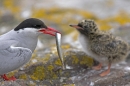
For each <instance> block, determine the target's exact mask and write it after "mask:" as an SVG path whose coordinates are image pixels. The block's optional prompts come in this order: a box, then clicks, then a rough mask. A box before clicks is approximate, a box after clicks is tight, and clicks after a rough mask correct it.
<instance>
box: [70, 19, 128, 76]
mask: <svg viewBox="0 0 130 86" xmlns="http://www.w3.org/2000/svg"><path fill="white" fill-rule="evenodd" d="M70 26H72V27H75V28H76V29H77V30H78V31H79V33H80V35H79V41H80V43H81V45H82V47H83V49H84V52H86V53H87V54H88V55H90V56H91V57H92V58H94V59H96V60H97V61H99V62H100V63H101V64H99V65H98V66H97V67H94V68H95V69H100V68H101V65H108V69H107V70H106V71H104V72H103V73H101V74H100V76H105V75H107V74H108V73H109V72H110V66H111V64H115V63H119V62H121V61H123V60H125V59H126V57H127V55H128V54H129V51H130V47H129V45H128V43H127V42H125V41H124V40H122V39H121V38H119V37H115V36H113V35H112V34H110V33H108V32H104V31H101V30H99V29H98V27H97V25H96V23H95V22H94V21H93V20H89V19H88V20H82V21H81V22H79V23H78V25H70Z"/></svg>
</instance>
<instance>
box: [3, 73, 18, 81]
mask: <svg viewBox="0 0 130 86" xmlns="http://www.w3.org/2000/svg"><path fill="white" fill-rule="evenodd" d="M1 77H2V78H3V79H4V80H5V81H10V80H13V81H15V80H16V78H15V77H14V76H12V77H9V78H8V77H7V76H6V74H4V75H1Z"/></svg>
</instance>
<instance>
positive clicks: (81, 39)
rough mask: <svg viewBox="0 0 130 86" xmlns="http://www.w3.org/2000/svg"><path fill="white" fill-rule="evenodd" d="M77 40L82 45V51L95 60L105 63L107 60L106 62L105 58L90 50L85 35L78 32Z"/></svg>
mask: <svg viewBox="0 0 130 86" xmlns="http://www.w3.org/2000/svg"><path fill="white" fill-rule="evenodd" d="M78 40H79V42H80V44H81V45H82V49H83V51H84V52H85V53H86V54H87V55H88V56H90V57H92V58H94V59H95V60H97V61H99V62H105V63H107V62H106V61H107V60H106V58H104V57H101V56H99V55H97V54H95V53H93V52H92V51H91V48H90V41H89V39H88V38H87V37H86V36H84V35H82V34H80V35H79V38H78Z"/></svg>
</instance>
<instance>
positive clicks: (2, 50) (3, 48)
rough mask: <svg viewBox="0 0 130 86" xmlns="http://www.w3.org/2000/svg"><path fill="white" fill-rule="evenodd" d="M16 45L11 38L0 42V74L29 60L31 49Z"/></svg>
mask: <svg viewBox="0 0 130 86" xmlns="http://www.w3.org/2000/svg"><path fill="white" fill-rule="evenodd" d="M16 45H17V42H16V41H12V40H11V41H10V42H8V41H2V42H1V43H0V74H2V73H7V72H9V71H12V70H15V69H17V68H19V67H20V66H22V65H23V64H25V63H27V62H28V61H29V60H30V58H31V56H32V51H31V50H30V49H28V48H23V47H15V46H16Z"/></svg>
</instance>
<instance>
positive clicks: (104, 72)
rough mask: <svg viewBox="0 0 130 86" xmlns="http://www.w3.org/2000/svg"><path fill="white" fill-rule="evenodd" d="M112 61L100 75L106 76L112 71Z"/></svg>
mask: <svg viewBox="0 0 130 86" xmlns="http://www.w3.org/2000/svg"><path fill="white" fill-rule="evenodd" d="M110 68H111V63H109V64H108V69H107V70H106V71H103V72H102V73H101V74H100V76H106V75H107V74H109V73H110Z"/></svg>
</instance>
